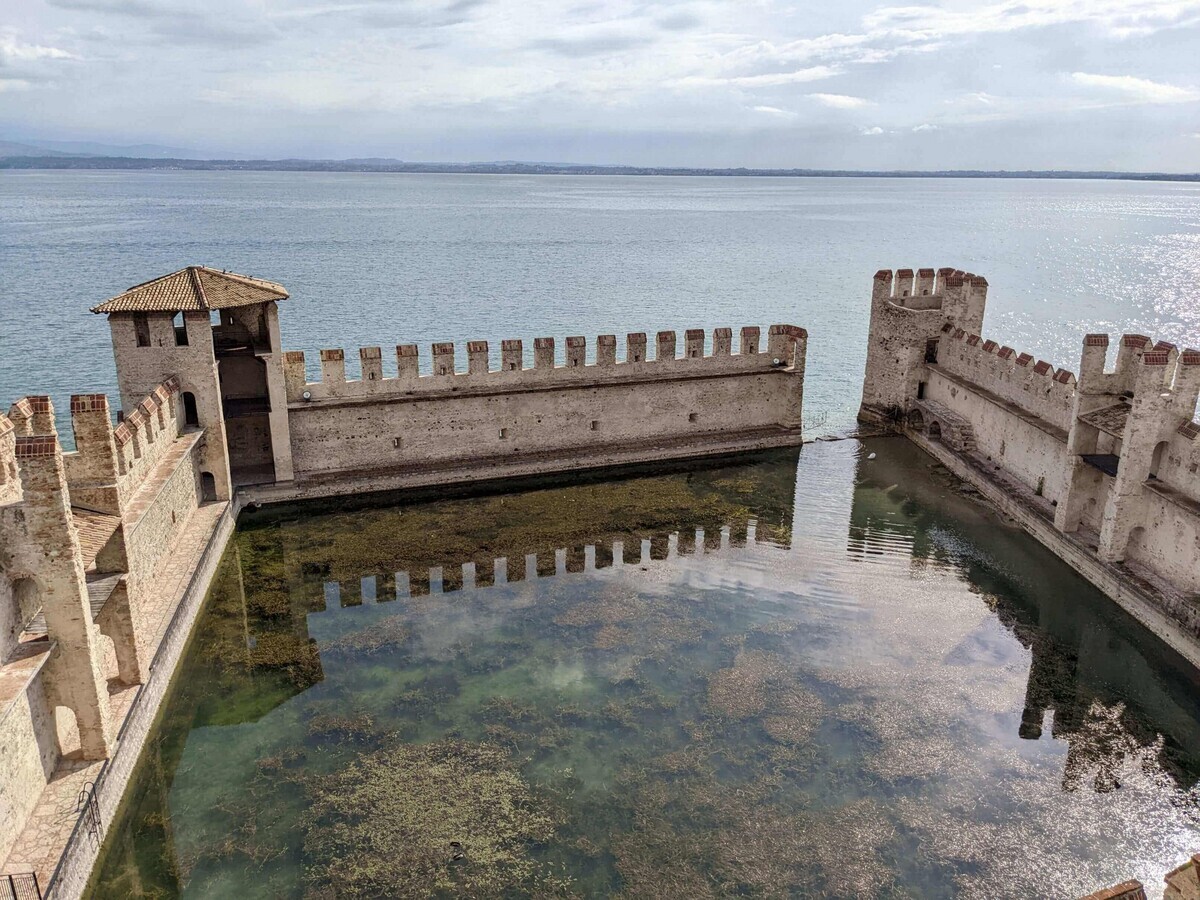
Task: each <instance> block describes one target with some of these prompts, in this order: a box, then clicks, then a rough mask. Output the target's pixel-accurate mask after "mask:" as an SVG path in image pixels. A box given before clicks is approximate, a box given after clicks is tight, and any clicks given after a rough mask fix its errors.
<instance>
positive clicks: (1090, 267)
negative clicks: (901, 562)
mask: <svg viewBox="0 0 1200 900" xmlns="http://www.w3.org/2000/svg"><path fill="white" fill-rule="evenodd" d="M190 264H203V265H209V266H215V267H217V268H227V269H231V270H234V271H240V272H245V273H248V274H253V275H259V276H263V277H267V278H271V279H274V280H276V281H280V282H282V283H283V284H285V285H286V286H287V287H288V288H289V290H290V291H291V294H292V297H291V299H290V300H288V301H287V302H286V303H284V304H283V308H282V310H281V320H282V329H283V338H284V347H285V349H297V350H307V351H310V352H311V353H310V360H313V359H314V358H315V351H317V350H319V349H321V348H323V347H342V348H344V349H345V350H346V351H347V362H348V368H349V369H350V370H351V373H352V374H354V373H355V372H356V369H357V359H358V354H357V352H356V350H357V348H358V347H361V346H383V347H385V348H387V347H390V346H392V345H394V344H398V343H405V342H410V341H414V342H418V343H421V344H423V345H428V344H429V343H431V342H433V341H447V340H449V341H454V342H456V344H457V345H458V351H459V354H460V357H461V356H462V354H464V353H465V349H466V342H467V341H468V340H488V341H490V342H491V344H492V347H493V348H496V349H497V350H498V348H499V342H500V340H501V339H504V338H510V337H519V338H524V339H526V347H531V346H532V341H531V339H532V338H534V337H538V336H553V337H557V338H562V337H565V336H567V335H572V334H583V335H587V336H588V337H589V338H592V337H594V336H595V335H597V334H603V333H614V332H615V333H617V334H624V333H626V332H629V331H648V332H652V331H657V330H659V329H663V328H671V329H676V330H678V331H682V330H683V329H685V328H693V327H703V328H705V329H709V330H711V329H712V328H716V327H719V326H730V327H733V328H737V327H739V326H741V325H764V326H765V325H770V324H772V323H774V322H789V323H793V324H798V325H803V326H805V327H806V328H808V329H809V332H810V335H811V341H810V345H809V367H808V385H807V389H806V393H805V403H806V407H807V409H806V412H807V418H808V419H809V421H810V424H811V425H813V426H814V427H817V426H819V428H820V430H826V431H837V430H840V429H842V428H844V427H846V426H848V425H849V424H850V423H851V422H852V420H853V417H854V413H855V412H856V410H857V406H858V399H859V394H860V391H861V378H862V371H863V360H864V358H865V353H866V333H867V316H868V300H869V296H870V289H871V276H872V275H873V274H874V272H875V271H876V270H877V269H880V268H891V269H897V268H905V267H912V268H916V267H920V266H932V267H935V268H937V267H941V266H953V267H958V268H963V269H967V270H970V271H974V272H977V273H979V274H981V275H984V276H986V277H987V279H988V281H989V282H990V284H991V291H990V293H991V299H990V302H989V313H988V317H987V325H986V332H985V333H986V334H987V335H988V336H989V337H992V338H995V339H997V340H999V341H1001V342H1002V343H1007V344H1009V345H1011V346H1013V347H1016V348H1018V349H1019V350H1023V351H1028V352H1030V353H1033V354H1034V355H1035V356H1038V357H1044V358H1045V359H1047V360H1050V361H1051V362H1053V363H1054V364H1055V365H1059V366H1066V367H1067V368H1070V369H1074V368H1076V367H1077V365H1078V359H1079V348H1080V339H1081V337H1082V335H1083V334H1084V333H1086V332H1088V331H1112V332H1114V333H1119V332H1122V331H1133V332H1142V333H1145V334H1150V335H1153V336H1154V337H1155V338H1156V339H1164V340H1170V341H1174V342H1177V343H1180V344H1191V345H1193V346H1195V345H1197V344H1200V185H1195V184H1153V183H1141V182H1137V183H1134V182H1097V181H1045V180H1038V181H989V180H969V179H911V180H910V179H869V178H862V179H859V178H837V179H823V178H775V179H772V178H667V177H663V178H652V177H646V178H640V177H595V176H588V177H569V176H562V177H559V176H541V177H538V176H531V177H522V176H457V175H366V174H354V173H341V174H318V173H244V172H191V173H182V172H178V173H175V172H141V173H117V172H4V173H0V406H2V407H3V408H7V405H8V404H9V403H11V402H12V401H13V400H15V399H17V398H18V397H20V396H24V395H25V394H27V393H49V394H51V395H52V396H53V397H54V399H55V402H56V405H57V406H58V408H59V409H61V410H65V409H66V401H67V398H68V396H69V394H71V393H72V392H78V391H86V392H91V391H98V390H102V391H107V392H109V393H111V394H115V393H116V390H115V375H114V371H113V365H112V360H111V346H110V343H109V336H108V328H107V326H106V324H105V323H104V321H103V320H102V319H100V318H98V317H94V316H91V315H89V314H88V313H87V309H88V307H90V306H94V305H95V304H97V303H99V302H101V301H103V300H105V299H107V298H108V297H110V296H112V295H114V294H116V293H118V292H120V291H122V290H124V289H125V288H127V287H129V286H130V285H133V284H135V283H138V282H141V281H144V280H146V279H148V278H151V277H154V276H157V275H161V274H165V273H167V272H170V271H174V270H175V269H178V268H180V267H182V266H184V265H190ZM560 348H561V342H560ZM427 349H428V348H427V347H426V350H427ZM423 352H425V351H423ZM559 352H560V354H561V349H560V351H559ZM384 358H385V360H389V354H388V353H385V354H384ZM460 363H461V364H463V365H465V358H464V359H461V360H460ZM386 364H387V363H385V365H386ZM391 364H392V365H394V359H393V360H391ZM385 371H386V370H385Z"/></svg>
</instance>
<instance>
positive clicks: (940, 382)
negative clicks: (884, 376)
mask: <svg viewBox="0 0 1200 900" xmlns="http://www.w3.org/2000/svg"><path fill="white" fill-rule="evenodd" d="M938 368H940V366H939V367H930V368H929V369H928V370H927V376H926V377H927V379H928V380H927V382H926V393H925V396H926V397H927V398H928V399H930V400H933V401H935V402H937V403H940V404H942V405H943V406H945V407H947V408H949V409H950V410H951V411H953V412H954V413H956V414H957V415H959V416H961V417H962V418H963V419H966V420H967V421H968V422H969V423H970V424H971V428H972V431H973V432H974V437H975V444H976V449H977V450H978V451H979V452H980V453H981V454H983V455H984V456H986V457H990V458H991V459H992V460H993V461H994V462H995V464H997V465H999V466H1001V467H1003V468H1004V469H1005V470H1006V471H1008V472H1009V473H1011V474H1012V475H1015V476H1016V477H1017V478H1018V479H1020V480H1021V481H1022V482H1023V483H1024V484H1025V485H1027V486H1028V487H1029V489H1030V490H1033V491H1037V490H1039V487H1040V490H1041V493H1042V495H1043V496H1045V497H1046V498H1047V499H1049V500H1051V501H1055V502H1057V500H1058V499H1059V497H1060V496H1061V494H1062V473H1063V460H1064V459H1065V457H1066V452H1067V444H1066V440H1065V435H1063V436H1062V437H1056V436H1055V435H1053V434H1051V433H1049V432H1048V431H1047V430H1046V429H1045V428H1044V427H1038V425H1036V424H1032V423H1030V422H1029V421H1028V420H1025V419H1022V418H1020V417H1018V416H1015V415H1013V414H1012V412H1010V411H1009V410H1007V409H1005V408H1004V407H1002V406H999V405H997V404H995V403H994V402H992V401H991V400H990V399H988V398H986V397H985V396H984V395H982V394H980V393H977V392H975V391H973V390H971V388H970V387H965V386H963V384H962V382H960V381H952V380H950V379H948V378H945V377H943V376H942V375H941V373H940V372H939V371H938Z"/></svg>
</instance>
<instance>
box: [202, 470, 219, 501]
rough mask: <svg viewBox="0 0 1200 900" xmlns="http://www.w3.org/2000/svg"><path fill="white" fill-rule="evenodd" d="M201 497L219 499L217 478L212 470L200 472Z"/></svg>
mask: <svg viewBox="0 0 1200 900" xmlns="http://www.w3.org/2000/svg"><path fill="white" fill-rule="evenodd" d="M200 499H201V500H216V499H217V479H215V478H214V477H213V474H212V472H201V473H200Z"/></svg>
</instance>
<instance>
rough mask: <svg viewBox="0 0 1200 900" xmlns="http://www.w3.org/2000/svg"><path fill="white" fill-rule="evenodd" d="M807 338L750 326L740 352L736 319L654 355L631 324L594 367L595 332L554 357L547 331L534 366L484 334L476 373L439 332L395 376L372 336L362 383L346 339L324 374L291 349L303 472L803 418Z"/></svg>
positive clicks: (553, 448) (676, 436)
mask: <svg viewBox="0 0 1200 900" xmlns="http://www.w3.org/2000/svg"><path fill="white" fill-rule="evenodd" d="M806 339H807V335H806V334H805V333H804V332H803V329H798V328H794V327H792V326H774V327H773V328H772V330H771V334H769V335H768V340H767V346H766V347H763V346H762V342H761V340H760V337H759V333H758V329H743V333H742V341H741V345H740V347H739V349H740V350H741V351H742V352H739V353H736V354H734V353H732V336H731V334H730V332H729V330H728V329H718V331H717V333H716V334H714V341H713V352H712V354H711V355H707V356H706V355H705V353H704V335H703V332H695V331H689V332H688V333H687V336H686V338H685V342H684V346H683V348H682V350H683V354H684V355H683V356H677V355H676V349H675V335H674V333H673V332H661V333H660V334H659V335H658V338H657V341H656V344H657V352H656V353H655V355H654V358H652V359H648V358H647V357H648V355H649V354H648V353H647V352H646V342H645V336H644V335H630V336H629V337H628V338H627V340H626V353H625V360H624V361H622V362H618V361H617V360H616V340H615V338H612V337H603V338H601V339H600V340H599V341H598V343H597V346H596V357H595V358H596V363H595V364H593V365H587V364H586V347H585V345H584V342H583V339H582V338H568V340H567V348H566V351H567V352H566V354H565V364H564V365H559V366H556V365H554V345H553V341H552V340H550V339H548V338H539V339H538V341H537V342H535V356H534V359H535V365H534V368H532V369H524V368H523V367H522V347H521V345H520V342H519V341H505V342H504V349H503V353H502V357H501V368H500V369H499V370H496V371H491V370H490V369H489V367H488V356H487V345H486V343H484V342H472V343H471V345H470V346H469V348H468V350H469V352H468V360H469V362H468V371H467V372H456V371H455V368H454V354H453V346H452V345H449V344H435V345H434V353H433V360H432V365H431V371H432V373H433V374H430V375H424V376H422V375H419V374H418V365H417V363H418V358H417V355H416V348H415V347H410V346H405V347H400V348H397V358H398V370H399V374H398V376H397V377H396V378H382V377H381V375H380V370H379V368H378V365H377V364H378V360H379V354H378V351H377V350H374V348H368V349H367V350H365V351H364V352H363V358H364V373H365V377H364V378H363V379H361V380H358V381H347V380H346V379H345V366H344V355H343V354H342V352H341V351H340V350H338V351H330V350H325V351H322V353H321V357H322V378H321V381H319V382H311V383H310V382H307V381H306V380H305V377H304V373H305V369H304V357H303V354H299V353H289V354H287V355H286V358H285V370H284V375H285V382H286V384H287V392H288V401H289V402H288V412H289V419H290V431H291V449H292V457H293V462H294V465H295V471H296V477H297V478H298V479H303V478H311V477H314V476H330V475H334V474H338V473H346V474H349V473H356V474H357V473H364V472H371V471H385V470H396V469H402V468H405V467H419V466H422V465H432V464H446V463H450V464H453V463H455V462H460V461H470V460H487V459H494V458H497V457H500V458H504V457H508V458H514V457H518V456H520V455H522V454H526V455H530V454H545V453H555V452H563V451H587V450H588V449H590V448H597V449H602V448H610V447H613V446H620V445H621V444H631V443H635V442H645V441H656V440H657V441H664V442H670V441H673V440H686V439H692V438H699V437H703V436H704V435H709V434H712V435H715V434H728V433H731V432H739V431H751V430H754V429H796V430H798V429H799V427H800V415H801V407H802V402H803V372H804V352H805V344H806ZM776 360H778V364H776V362H775V361H776ZM305 394H308V395H309V397H308V399H305V398H304V395H305Z"/></svg>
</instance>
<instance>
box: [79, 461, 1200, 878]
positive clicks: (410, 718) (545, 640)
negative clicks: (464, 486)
mask: <svg viewBox="0 0 1200 900" xmlns="http://www.w3.org/2000/svg"><path fill="white" fill-rule="evenodd" d="M960 490H961V489H960V488H958V487H957V486H956V485H955V483H954V482H953V481H952V480H951V479H949V478H948V477H947V476H946V474H945V472H944V471H943V470H941V469H940V467H938V466H937V465H936V464H934V463H933V461H932V460H931V459H930V458H929V457H927V456H925V455H923V454H922V453H921V452H920V451H919V450H918V449H917V448H915V447H914V446H912V445H911V444H909V443H908V442H906V441H905V440H903V439H901V438H880V439H873V440H869V441H866V442H863V443H860V442H858V441H854V440H844V441H835V442H827V443H824V442H822V443H815V444H810V445H808V446H806V447H804V448H803V449H802V450H791V451H778V452H772V453H767V454H760V455H756V456H751V457H742V458H740V459H738V460H736V461H725V462H711V463H704V464H691V465H689V466H687V467H679V468H677V469H675V470H673V471H659V472H657V473H649V472H644V473H641V474H636V473H634V474H626V475H623V476H621V477H616V476H612V475H609V476H604V477H601V476H593V477H583V476H579V477H575V478H570V479H565V480H562V481H558V482H555V483H544V482H543V483H538V484H526V485H523V486H520V485H517V486H513V488H512V489H510V490H507V491H504V492H499V491H497V492H492V493H483V494H476V495H468V494H455V493H453V492H452V493H449V494H447V493H445V492H442V493H441V494H440V495H439V496H436V497H425V498H422V497H420V496H408V497H405V498H401V499H399V500H395V501H393V502H391V504H390V505H386V504H385V505H379V503H374V504H368V503H366V502H365V501H364V502H357V503H353V504H351V503H345V504H342V505H337V504H325V505H313V504H309V505H306V506H295V507H281V508H275V509H266V510H262V511H259V512H256V513H248V514H246V515H244V517H243V519H242V521H241V525H240V528H239V531H238V533H237V535H236V538H235V540H234V541H233V543H232V544H231V547H230V549H229V551H228V553H227V554H226V557H225V559H224V561H223V563H222V566H221V569H220V573H219V576H218V579H217V581H216V584H215V587H214V589H213V592H212V595H211V598H210V601H209V604H208V606H207V607H206V609H205V611H204V613H203V614H202V617H201V619H200V621H199V623H198V625H197V634H196V637H195V640H194V642H193V644H192V646H191V648H190V650H189V652H188V654H187V655H186V657H185V659H184V661H183V663H182V667H181V670H180V673H179V676H178V678H177V681H176V683H175V685H174V687H173V689H172V692H171V694H170V695H169V697H168V699H167V701H166V706H165V712H164V716H163V721H162V723H161V725H160V727H159V728H158V730H157V732H156V733H155V734H154V735H153V736H152V740H151V742H150V743H149V744H148V749H147V753H146V757H145V758H144V759H143V762H142V764H141V765H140V768H139V771H138V773H137V774H136V776H135V780H134V782H133V784H132V787H131V800H130V803H129V805H128V807H127V809H126V811H125V814H124V817H123V818H122V819H120V820H118V821H115V822H113V823H111V824H110V825H109V826H108V837H107V842H108V843H107V847H106V851H105V854H106V855H105V857H104V860H103V862H102V864H101V868H100V875H99V886H98V889H97V891H96V894H95V896H97V897H101V898H109V897H111V898H126V897H143V898H147V897H155V898H163V897H175V896H185V897H213V898H224V897H234V896H236V897H263V898H266V897H272V898H274V897H295V898H300V897H326V896H361V897H383V896H388V897H425V896H431V895H441V896H451V895H464V894H465V895H470V896H529V895H535V896H612V895H621V896H628V897H681V898H682V897H687V898H698V897H717V896H731V895H736V896H763V897H786V896H811V897H835V896H836V897H921V898H939V897H952V896H953V897H980V898H996V897H1047V898H1059V897H1061V898H1073V897H1076V896H1079V895H1080V894H1083V893H1086V892H1088V891H1091V890H1094V889H1096V888H1098V887H1100V886H1103V885H1106V884H1110V883H1115V882H1118V881H1121V880H1123V879H1125V878H1129V877H1139V878H1141V879H1143V880H1144V881H1145V882H1146V883H1147V884H1158V883H1161V882H1160V879H1161V877H1162V875H1163V873H1164V872H1165V871H1166V870H1167V869H1169V868H1171V867H1173V866H1174V865H1176V864H1178V863H1179V862H1180V861H1182V860H1184V859H1186V858H1187V856H1188V855H1189V854H1190V853H1191V852H1193V851H1194V850H1195V848H1196V847H1197V846H1198V845H1200V805H1198V799H1200V793H1198V789H1197V779H1198V778H1200V683H1198V679H1197V676H1196V675H1195V673H1194V672H1192V671H1191V670H1190V669H1189V667H1187V666H1186V665H1185V664H1183V663H1182V662H1181V661H1180V660H1179V659H1178V658H1177V657H1175V656H1174V655H1173V654H1172V653H1171V652H1170V651H1169V650H1168V649H1166V648H1164V647H1163V646H1162V645H1161V644H1160V643H1159V642H1158V641H1156V640H1155V639H1154V638H1152V637H1151V636H1150V635H1149V634H1147V633H1146V632H1145V631H1144V630H1143V629H1141V628H1140V627H1139V626H1137V625H1136V624H1135V623H1134V622H1132V621H1131V620H1130V619H1129V618H1128V617H1127V616H1125V615H1124V614H1123V613H1122V612H1121V611H1120V610H1119V609H1118V608H1117V607H1116V605H1115V604H1113V603H1111V602H1110V601H1108V600H1107V599H1106V598H1104V597H1103V596H1101V595H1100V594H1099V593H1097V592H1096V591H1095V590H1094V589H1092V588H1091V587H1090V586H1089V585H1088V584H1087V583H1086V582H1084V581H1083V580H1082V579H1080V578H1078V577H1077V576H1075V575H1074V574H1073V573H1072V572H1071V571H1070V570H1069V569H1068V568H1067V567H1066V566H1065V565H1063V564H1062V563H1061V562H1059V561H1058V560H1057V559H1056V558H1055V557H1053V556H1052V555H1051V554H1050V553H1049V552H1048V551H1046V550H1044V549H1043V548H1042V547H1041V546H1040V545H1038V544H1037V543H1035V542H1034V541H1033V540H1032V539H1030V538H1029V537H1028V536H1026V535H1025V534H1023V533H1022V532H1020V531H1019V530H1018V529H1016V528H1014V527H1011V526H1010V525H1008V524H1006V523H1005V522H1003V521H1002V520H1000V519H999V518H998V517H997V516H996V515H994V514H993V513H992V512H990V511H989V510H987V509H986V508H984V507H982V506H981V505H979V504H978V503H977V502H976V501H975V500H974V499H972V498H971V497H969V496H964V495H963V494H962V493H961V492H960ZM497 559H502V560H504V562H503V563H502V564H498V563H497V562H496V560H497Z"/></svg>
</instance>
